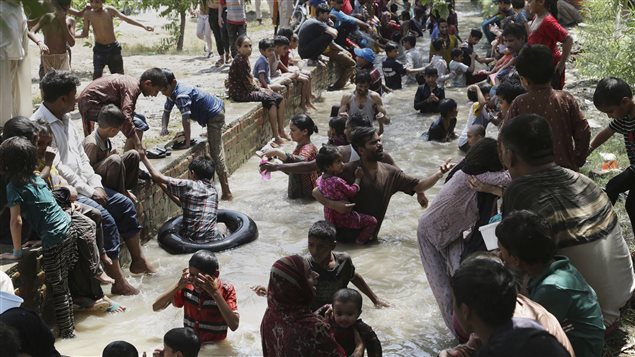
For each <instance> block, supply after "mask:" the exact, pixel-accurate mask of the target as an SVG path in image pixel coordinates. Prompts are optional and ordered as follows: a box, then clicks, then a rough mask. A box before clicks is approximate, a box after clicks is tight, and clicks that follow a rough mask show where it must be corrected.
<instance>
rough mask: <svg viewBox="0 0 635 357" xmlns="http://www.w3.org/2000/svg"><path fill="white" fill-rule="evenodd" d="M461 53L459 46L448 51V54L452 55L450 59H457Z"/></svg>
mask: <svg viewBox="0 0 635 357" xmlns="http://www.w3.org/2000/svg"><path fill="white" fill-rule="evenodd" d="M462 54H463V50H462V49H460V48H453V49H452V51H450V56H451V57H452V59H457V58H458V57H459V56H460V55H462Z"/></svg>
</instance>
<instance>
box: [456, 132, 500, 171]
mask: <svg viewBox="0 0 635 357" xmlns="http://www.w3.org/2000/svg"><path fill="white" fill-rule="evenodd" d="M461 170H462V171H463V172H465V173H466V174H468V175H480V174H482V173H485V172H497V171H502V170H503V164H502V163H501V161H500V158H499V157H498V146H497V143H496V140H495V139H492V138H483V139H481V140H479V141H478V142H477V143H476V144H474V146H472V147H471V148H470V150H469V151H468V152H467V155H465V160H464V161H463V167H462V168H461Z"/></svg>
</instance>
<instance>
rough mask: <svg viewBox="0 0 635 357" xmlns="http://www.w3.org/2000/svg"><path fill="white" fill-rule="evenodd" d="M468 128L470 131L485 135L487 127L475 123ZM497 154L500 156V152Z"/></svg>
mask: <svg viewBox="0 0 635 357" xmlns="http://www.w3.org/2000/svg"><path fill="white" fill-rule="evenodd" d="M467 130H468V132H473V133H474V134H476V135H478V136H481V137H485V127H484V126H482V125H481V124H474V125H472V126H470V127H469V128H468V129H467ZM475 146H476V145H475ZM496 156H498V153H497V155H496Z"/></svg>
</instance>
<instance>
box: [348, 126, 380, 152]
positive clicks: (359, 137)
mask: <svg viewBox="0 0 635 357" xmlns="http://www.w3.org/2000/svg"><path fill="white" fill-rule="evenodd" d="M376 133H377V130H375V128H373V127H364V126H361V127H357V128H355V130H353V133H352V134H351V145H352V146H353V149H355V151H357V152H358V153H359V150H357V149H359V148H361V147H364V146H365V145H366V143H367V142H368V141H369V140H371V139H372V137H373V135H375V134H376Z"/></svg>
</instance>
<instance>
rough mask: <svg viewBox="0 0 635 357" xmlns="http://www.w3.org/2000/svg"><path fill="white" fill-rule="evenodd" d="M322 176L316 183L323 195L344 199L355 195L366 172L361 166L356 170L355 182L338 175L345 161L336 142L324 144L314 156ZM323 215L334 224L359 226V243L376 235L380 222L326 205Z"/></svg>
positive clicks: (360, 214)
mask: <svg viewBox="0 0 635 357" xmlns="http://www.w3.org/2000/svg"><path fill="white" fill-rule="evenodd" d="M315 161H316V164H317V166H318V168H319V169H320V171H322V172H323V174H322V176H320V177H319V178H318V179H317V187H318V189H319V190H320V192H322V195H324V197H326V198H328V199H330V200H334V201H341V200H346V199H349V198H351V197H353V196H355V195H356V194H357V193H358V192H359V183H360V182H361V180H362V177H363V176H364V172H363V170H362V168H361V167H358V168H357V170H355V182H354V183H353V184H352V185H349V184H348V183H346V181H345V180H344V179H342V178H340V177H338V176H337V175H340V174H341V173H342V171H344V163H343V162H342V154H340V152H339V151H338V150H337V148H336V147H334V146H330V145H327V146H323V147H322V148H321V149H320V151H319V152H318V154H317V157H316V159H315ZM324 219H326V220H327V221H328V222H329V223H331V224H333V225H334V226H335V227H342V228H356V229H360V228H361V232H360V233H359V235H358V236H357V239H356V243H357V244H365V243H367V242H368V241H369V240H370V239H371V237H372V236H373V232H374V231H375V227H376V226H377V218H375V217H373V216H371V215H367V214H363V213H358V212H355V211H351V212H349V213H339V212H337V211H335V210H333V209H331V208H328V207H326V206H324Z"/></svg>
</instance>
